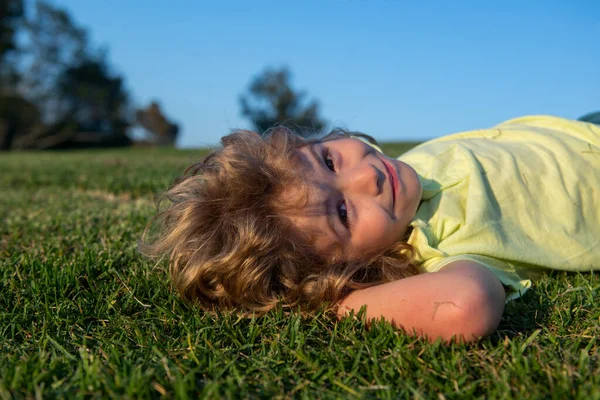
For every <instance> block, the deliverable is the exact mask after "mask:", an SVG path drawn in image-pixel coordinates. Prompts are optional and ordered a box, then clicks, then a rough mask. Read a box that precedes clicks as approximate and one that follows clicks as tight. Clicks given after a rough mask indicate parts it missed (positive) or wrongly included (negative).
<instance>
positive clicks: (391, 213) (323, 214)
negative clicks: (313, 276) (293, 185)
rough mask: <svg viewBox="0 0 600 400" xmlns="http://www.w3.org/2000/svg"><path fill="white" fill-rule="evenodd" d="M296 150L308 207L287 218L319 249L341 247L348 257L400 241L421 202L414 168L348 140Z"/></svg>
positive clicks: (354, 256) (362, 144)
mask: <svg viewBox="0 0 600 400" xmlns="http://www.w3.org/2000/svg"><path fill="white" fill-rule="evenodd" d="M298 152H299V155H300V159H301V164H302V165H303V167H304V168H306V172H307V176H309V177H310V178H309V182H308V188H309V189H308V191H309V192H308V206H307V207H306V208H303V209H302V210H301V211H300V212H299V213H297V214H295V215H291V216H290V218H291V219H292V221H293V222H294V224H295V225H296V226H297V227H298V228H299V229H300V230H302V231H304V232H308V233H310V234H312V235H313V237H314V238H315V239H316V240H315V245H316V247H317V250H318V251H320V252H323V253H324V254H334V252H335V250H336V249H342V251H343V254H344V256H345V257H347V258H349V259H351V258H356V257H360V256H361V255H364V254H365V253H367V252H372V251H377V250H382V249H384V248H386V247H389V246H390V245H392V244H393V243H395V242H397V241H399V240H401V239H402V237H403V236H404V234H405V232H406V229H407V227H408V224H409V223H410V221H411V219H412V218H413V217H414V215H415V213H416V210H417V206H418V205H419V201H420V200H421V184H420V182H419V178H418V176H417V173H416V172H415V170H414V169H412V168H411V167H410V166H409V165H407V164H405V163H403V162H401V161H398V160H396V159H394V158H389V157H386V156H385V155H383V154H381V153H379V152H378V151H376V150H375V149H374V148H373V147H371V146H369V145H368V144H366V143H364V142H362V141H360V140H357V139H352V138H344V139H337V140H332V141H327V142H323V143H316V144H309V145H305V146H303V147H301V148H299V149H298ZM292 192H293V189H292V190H291V192H290V195H293V194H294V193H292Z"/></svg>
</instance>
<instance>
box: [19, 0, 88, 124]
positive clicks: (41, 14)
mask: <svg viewBox="0 0 600 400" xmlns="http://www.w3.org/2000/svg"><path fill="white" fill-rule="evenodd" d="M25 27H26V29H25V34H26V35H25V36H26V40H25V41H24V42H25V43H24V45H23V50H24V55H23V60H22V64H23V70H24V71H23V82H22V91H23V92H24V93H26V94H27V97H28V98H30V99H31V100H32V101H34V102H35V103H36V104H37V105H38V108H39V109H40V110H41V112H42V115H43V118H44V119H45V121H46V122H53V121H55V120H60V119H62V118H63V117H64V115H65V114H66V113H68V112H69V111H70V110H69V105H68V104H65V102H61V100H62V99H63V98H64V96H63V94H62V93H60V89H62V88H64V86H61V82H60V79H61V78H62V77H63V76H64V74H65V71H66V70H67V69H69V68H72V67H73V66H78V65H81V64H84V63H85V62H86V61H87V60H88V59H89V58H93V56H92V54H91V53H92V51H91V50H90V46H89V44H88V40H87V33H86V31H85V30H84V29H83V28H81V27H78V26H77V25H76V24H75V22H74V21H73V20H72V18H71V16H70V15H69V14H68V13H67V12H66V11H65V10H62V9H60V8H57V7H54V6H52V5H50V4H48V3H46V2H43V1H38V2H36V3H35V12H34V13H31V15H30V17H29V18H28V19H27V21H26V24H25Z"/></svg>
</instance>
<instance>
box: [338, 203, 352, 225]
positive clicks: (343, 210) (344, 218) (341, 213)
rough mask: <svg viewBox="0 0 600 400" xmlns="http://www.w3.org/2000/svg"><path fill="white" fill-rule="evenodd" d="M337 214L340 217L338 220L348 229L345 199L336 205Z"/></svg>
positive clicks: (348, 221) (348, 222)
mask: <svg viewBox="0 0 600 400" xmlns="http://www.w3.org/2000/svg"><path fill="white" fill-rule="evenodd" d="M338 215H339V217H340V221H342V224H344V226H345V227H346V228H348V229H350V220H349V218H348V209H347V208H346V202H345V201H342V202H341V203H340V204H339V205H338Z"/></svg>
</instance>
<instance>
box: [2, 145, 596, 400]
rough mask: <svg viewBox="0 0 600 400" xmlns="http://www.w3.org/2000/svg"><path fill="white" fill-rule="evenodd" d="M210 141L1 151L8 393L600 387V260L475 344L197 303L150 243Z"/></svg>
mask: <svg viewBox="0 0 600 400" xmlns="http://www.w3.org/2000/svg"><path fill="white" fill-rule="evenodd" d="M407 146H409V145H387V146H384V147H385V148H386V149H387V152H388V153H389V154H399V153H400V152H402V151H403V150H404V149H406V148H407ZM201 155H202V152H201V151H178V150H158V149H126V150H110V151H85V152H72V153H69V152H61V153H15V154H0V274H1V275H0V276H1V279H0V349H1V350H0V398H42V397H43V398H62V397H78V398H79V397H86V398H90V397H92V398H103V397H118V398H128V397H129V398H140V397H141V398H159V397H161V396H166V397H169V398H198V397H206V398H255V397H275V398H288V397H290V398H291V397H298V398H306V399H315V398H339V397H343V398H363V397H364V398H371V397H373V398H415V399H420V398H425V399H444V398H446V399H469V398H503V399H509V398H510V399H512V398H554V399H566V398H577V399H600V353H599V346H600V343H599V340H598V336H599V334H600V303H599V297H598V292H599V290H600V279H599V277H598V276H597V275H593V274H584V275H575V274H566V273H553V274H552V275H548V276H544V277H543V278H541V279H540V280H539V281H537V282H536V283H535V286H534V289H533V290H530V291H529V292H528V293H527V294H526V295H525V296H524V297H523V298H522V299H519V300H517V301H513V302H511V303H509V304H508V306H507V309H506V312H505V315H504V318H503V320H502V323H501V326H500V329H499V330H498V331H497V332H496V333H495V334H494V335H493V336H491V337H490V338H488V339H485V340H482V341H481V342H479V343H477V344H471V345H459V344H453V345H442V344H439V343H438V344H429V343H427V342H425V341H423V340H421V339H417V338H413V337H411V336H409V335H406V334H404V333H401V332H396V331H394V330H393V329H392V328H391V327H390V326H389V325H387V324H385V323H378V324H375V325H373V326H371V327H370V328H367V327H366V326H365V324H364V323H363V322H361V321H353V320H344V321H341V322H340V321H336V320H334V319H332V318H331V317H329V316H327V315H321V314H319V315H315V316H313V317H310V318H304V317H300V316H298V315H284V314H283V313H282V312H273V313H271V314H269V315H267V316H265V317H261V318H254V319H239V318H237V317H236V316H233V315H209V314H206V313H203V312H202V311H200V310H198V309H196V308H194V307H192V306H189V305H186V304H185V303H184V302H182V301H181V300H179V299H178V297H177V295H176V294H175V293H174V291H173V289H172V287H171V285H170V282H169V278H168V275H167V273H166V269H165V265H164V264H159V265H155V264H154V263H152V262H150V261H147V260H145V259H142V258H141V257H140V255H139V254H138V253H137V251H136V244H137V240H138V239H139V237H140V234H141V232H142V230H143V228H144V226H145V224H146V222H147V221H148V219H149V218H150V217H151V216H152V215H153V213H154V207H153V202H152V200H153V194H154V193H155V192H158V191H161V190H163V189H165V188H166V187H167V186H168V184H169V183H170V181H171V180H172V179H173V178H174V177H175V176H177V175H178V174H179V173H180V172H181V171H182V169H183V168H184V167H185V166H186V165H188V164H189V163H190V162H192V161H194V160H196V159H198V158H199V157H200V156H201Z"/></svg>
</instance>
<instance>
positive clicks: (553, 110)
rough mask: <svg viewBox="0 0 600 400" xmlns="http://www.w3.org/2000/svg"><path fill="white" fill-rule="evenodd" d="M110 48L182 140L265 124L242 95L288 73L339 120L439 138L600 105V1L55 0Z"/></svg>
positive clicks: (377, 131)
mask: <svg viewBox="0 0 600 400" xmlns="http://www.w3.org/2000/svg"><path fill="white" fill-rule="evenodd" d="M52 2H53V3H54V4H57V5H60V6H64V7H65V8H66V9H67V10H68V11H69V12H70V13H71V14H72V16H73V17H74V19H75V20H76V21H77V22H78V23H80V24H81V25H83V26H85V27H87V28H88V30H89V31H90V34H91V37H92V40H93V42H94V43H95V44H96V45H102V46H105V47H107V48H108V50H109V59H110V61H111V63H112V65H113V67H114V69H115V70H116V71H118V72H120V73H122V74H123V75H125V77H126V80H127V85H128V87H129V89H130V90H131V91H132V93H133V95H134V100H135V101H136V103H138V104H140V105H145V104H147V103H148V102H149V101H151V100H152V99H159V100H160V102H161V104H162V106H163V108H164V109H165V111H166V113H167V114H168V115H169V116H170V117H172V119H174V120H176V121H177V122H179V123H180V125H181V127H182V131H181V136H180V140H179V145H180V146H182V147H199V146H205V145H214V144H215V143H217V142H218V140H219V138H220V137H221V136H223V135H224V134H226V133H227V132H229V130H231V129H233V128H249V127H250V126H251V125H250V123H249V122H248V121H246V120H245V119H244V118H242V116H241V115H240V107H239V102H238V98H239V95H240V94H241V93H242V92H244V91H245V89H246V88H247V87H248V84H249V82H250V80H251V78H252V77H253V76H255V75H256V74H258V73H260V72H261V71H262V70H263V69H264V68H265V67H281V66H287V67H289V68H290V69H291V71H292V73H293V85H294V87H296V88H297V89H301V90H306V91H307V92H308V94H309V96H310V97H314V98H316V99H317V100H318V101H319V103H320V105H321V111H322V115H323V117H325V118H327V119H328V120H329V121H331V123H332V124H333V125H336V126H342V127H346V128H348V129H352V130H359V131H363V132H366V133H369V134H371V135H372V136H374V137H375V138H377V139H378V140H381V141H392V140H409V139H410V140H425V139H428V138H433V137H437V136H441V135H444V134H448V133H453V132H458V131H463V130H470V129H478V128H485V127H488V126H492V125H494V124H496V123H499V122H501V121H503V120H506V119H509V118H513V117H517V116H521V115H526V114H552V115H558V116H563V117H567V118H577V117H579V116H581V115H583V114H585V113H587V112H590V111H596V110H600V52H599V51H598V49H599V45H600V2H598V1H596V0H580V1H569V0H563V1H534V0H532V1H511V0H504V1H482V0H479V1H433V0H420V1H400V0H399V1H391V0H385V1H366V0H361V1H358V0H344V1H342V0H339V1H336V0H331V1H311V0H305V1H293V2H292V1H260V0H252V1H229V0H222V1H201V0H197V1H194V0H169V1H164V0H53V1H52Z"/></svg>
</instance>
